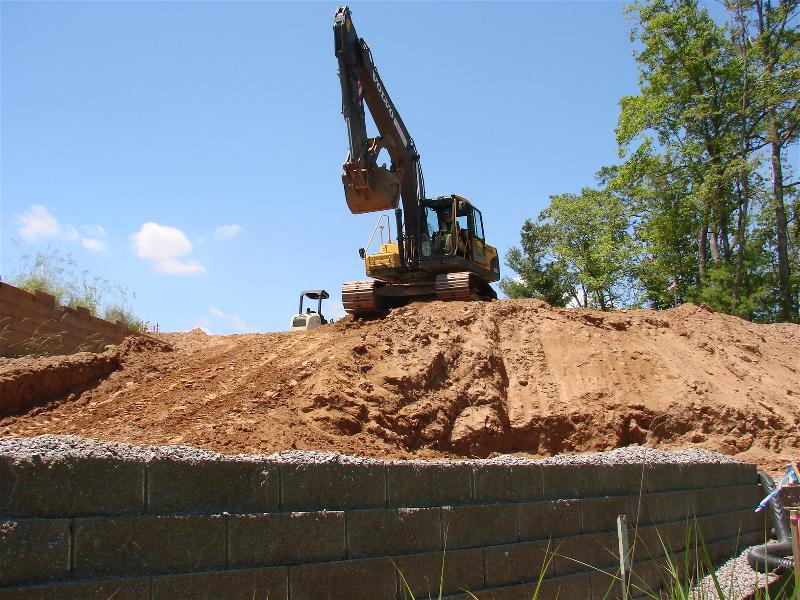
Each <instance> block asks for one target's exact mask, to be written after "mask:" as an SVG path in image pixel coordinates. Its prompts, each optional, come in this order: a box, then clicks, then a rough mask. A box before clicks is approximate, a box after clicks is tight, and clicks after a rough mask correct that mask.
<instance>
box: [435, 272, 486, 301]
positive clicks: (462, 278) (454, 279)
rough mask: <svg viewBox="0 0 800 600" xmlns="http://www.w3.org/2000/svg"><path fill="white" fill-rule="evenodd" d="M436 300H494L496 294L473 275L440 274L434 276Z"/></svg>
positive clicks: (462, 273)
mask: <svg viewBox="0 0 800 600" xmlns="http://www.w3.org/2000/svg"><path fill="white" fill-rule="evenodd" d="M436 299H437V300H496V299H497V294H496V293H495V291H494V290H493V289H492V287H491V286H490V285H489V284H488V283H486V282H485V281H483V280H482V279H481V278H480V277H478V276H477V275H475V274H474V273H470V272H461V273H442V274H440V275H437V276H436Z"/></svg>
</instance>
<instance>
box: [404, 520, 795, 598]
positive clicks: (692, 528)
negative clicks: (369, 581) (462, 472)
mask: <svg viewBox="0 0 800 600" xmlns="http://www.w3.org/2000/svg"><path fill="white" fill-rule="evenodd" d="M658 538H659V543H660V545H661V549H662V554H661V558H660V560H657V559H653V560H656V562H657V564H658V573H659V579H660V585H656V586H653V585H651V584H649V583H648V582H647V581H646V580H645V577H643V576H641V574H640V573H639V572H638V571H637V565H636V563H635V562H634V561H633V560H632V559H633V557H631V564H632V569H631V572H630V578H629V580H628V582H627V585H628V597H629V598H633V597H635V598H648V599H653V600H739V599H740V596H738V595H736V593H735V590H736V586H735V583H736V582H735V580H734V579H733V578H732V579H731V581H730V582H729V583H727V584H726V583H725V582H724V581H721V580H720V578H719V576H718V575H717V571H716V567H715V565H714V561H713V560H712V557H711V553H710V552H709V549H708V546H707V545H706V542H705V539H704V538H703V534H702V532H701V531H700V528H699V526H698V525H697V522H696V520H694V521H687V523H686V528H685V532H684V537H683V548H684V550H683V551H681V552H675V551H674V550H673V549H672V547H671V544H670V543H669V542H668V541H667V538H666V537H665V536H662V535H661V533H660V532H658ZM635 541H636V539H635ZM639 541H642V542H643V540H639ZM738 545H739V544H738V540H737V544H736V546H737V547H738ZM635 546H636V544H635V543H634V544H633V545H632V548H631V552H633V549H634V548H635ZM737 556H738V555H737ZM445 557H446V551H444V552H442V562H441V566H440V579H439V590H438V594H437V595H436V596H432V595H431V594H430V593H429V594H428V595H427V596H426V597H424V598H417V597H416V596H415V595H414V592H413V590H412V588H411V586H410V585H409V583H408V579H407V578H406V575H405V574H404V573H403V572H402V571H401V569H400V568H399V567H398V566H397V564H395V563H394V562H393V564H394V566H395V569H396V570H397V573H398V576H399V578H400V583H401V590H402V593H403V598H404V600H442V599H443V598H444V592H445V588H444V581H445V562H446V561H445ZM556 557H560V558H564V559H567V560H571V561H573V562H575V563H576V564H577V565H580V566H581V567H583V569H584V570H590V571H595V572H597V573H599V574H602V575H603V576H605V577H606V578H607V579H608V580H609V584H608V588H607V589H606V590H605V592H604V594H603V595H602V600H616V599H618V598H621V597H622V594H621V586H622V578H621V576H620V571H619V570H618V569H617V570H616V571H613V572H610V571H606V570H603V569H600V568H598V567H596V566H594V565H591V564H588V563H585V562H583V561H580V560H577V559H573V558H571V557H569V556H567V555H563V554H561V553H559V551H558V548H555V549H552V548H551V543H550V542H548V545H547V548H546V550H545V556H544V558H543V559H542V563H541V565H540V567H539V571H538V576H537V578H536V580H535V581H534V582H533V586H534V587H533V592H532V595H531V597H530V600H554V599H553V598H552V597H549V596H548V597H545V596H543V595H542V594H543V589H544V588H543V583H544V581H545V579H546V577H547V573H548V572H549V570H550V567H551V565H552V562H553V559H554V558H556ZM615 558H617V557H616V556H615ZM732 558H735V557H732ZM763 578H764V582H765V583H769V579H770V577H769V573H764V574H763ZM798 585H799V584H798V582H796V581H794V575H793V574H792V573H789V574H787V575H786V576H783V577H782V578H780V579H778V580H777V581H774V582H772V583H771V584H769V585H765V586H763V587H759V588H757V589H755V590H753V592H752V594H751V595H750V596H748V598H747V600H795V599H796V598H797V597H798V596H797V594H798ZM709 588H710V590H709ZM461 591H462V592H464V593H465V594H466V595H467V597H468V598H469V599H470V600H485V598H484V599H481V598H480V596H478V595H476V594H480V591H477V592H473V591H470V590H468V589H466V588H461ZM595 597H597V595H595ZM563 600H570V599H568V598H563Z"/></svg>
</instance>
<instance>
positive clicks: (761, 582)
mask: <svg viewBox="0 0 800 600" xmlns="http://www.w3.org/2000/svg"><path fill="white" fill-rule="evenodd" d="M748 550H750V549H749V548H748V549H746V550H745V551H744V552H742V553H741V554H740V555H739V556H735V557H733V558H731V559H730V560H728V561H727V562H725V563H723V564H722V565H720V566H719V567H718V568H717V571H716V577H717V581H718V582H719V586H720V588H721V589H722V592H723V593H724V598H725V600H742V599H743V598H747V597H748V596H750V595H751V594H753V592H755V591H756V590H757V589H758V588H763V587H765V586H767V585H768V584H770V583H772V582H773V581H775V580H776V579H777V578H778V576H777V575H775V574H773V573H769V574H764V573H759V572H758V571H756V570H754V569H753V568H752V567H751V566H750V564H749V563H748V562H747V552H748ZM692 598H693V600H719V593H718V592H717V589H716V587H715V586H714V581H713V578H712V577H711V575H707V576H706V577H705V578H704V579H703V580H702V581H701V582H700V583H699V584H698V585H697V586H696V587H695V588H694V590H693V593H692Z"/></svg>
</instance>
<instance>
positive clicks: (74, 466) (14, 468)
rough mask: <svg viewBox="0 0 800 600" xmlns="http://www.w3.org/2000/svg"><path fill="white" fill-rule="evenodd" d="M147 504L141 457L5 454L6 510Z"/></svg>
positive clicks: (38, 513)
mask: <svg viewBox="0 0 800 600" xmlns="http://www.w3.org/2000/svg"><path fill="white" fill-rule="evenodd" d="M143 510H144V464H143V463H142V462H138V461H126V460H120V459H117V458H111V457H108V458H105V457H98V458H93V457H85V458H76V457H68V458H65V459H64V460H60V461H58V462H47V463H44V462H42V461H41V460H39V459H37V458H34V459H33V460H32V461H29V462H15V461H14V460H12V458H11V457H10V456H8V455H4V456H0V515H2V516H15V517H73V516H99V515H121V514H131V513H140V512H142V511H143Z"/></svg>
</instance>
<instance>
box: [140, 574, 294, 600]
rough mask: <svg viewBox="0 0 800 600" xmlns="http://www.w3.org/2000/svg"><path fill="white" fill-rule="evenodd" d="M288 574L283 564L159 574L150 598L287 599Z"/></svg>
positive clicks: (170, 599) (156, 599)
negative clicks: (263, 567) (279, 565)
mask: <svg viewBox="0 0 800 600" xmlns="http://www.w3.org/2000/svg"><path fill="white" fill-rule="evenodd" d="M288 577H289V575H288V570H287V569H286V567H272V568H267V569H233V570H229V571H210V572H206V573H183V574H180V575H161V576H159V577H153V591H152V596H151V597H150V600H174V599H175V598H180V599H181V600H218V599H220V598H224V599H225V600H253V599H254V598H258V599H259V600H260V599H262V598H263V599H264V600H266V599H269V600H287V598H288V597H289V589H288V588H289V579H288Z"/></svg>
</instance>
